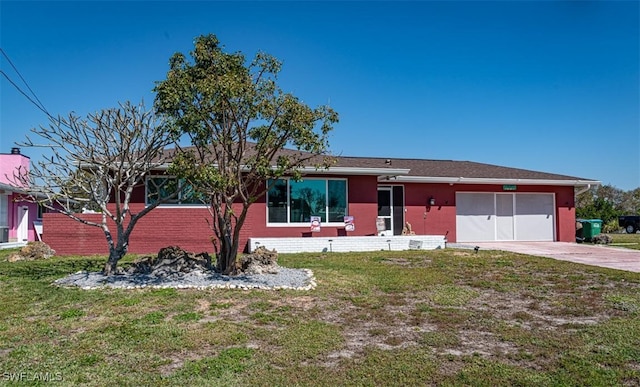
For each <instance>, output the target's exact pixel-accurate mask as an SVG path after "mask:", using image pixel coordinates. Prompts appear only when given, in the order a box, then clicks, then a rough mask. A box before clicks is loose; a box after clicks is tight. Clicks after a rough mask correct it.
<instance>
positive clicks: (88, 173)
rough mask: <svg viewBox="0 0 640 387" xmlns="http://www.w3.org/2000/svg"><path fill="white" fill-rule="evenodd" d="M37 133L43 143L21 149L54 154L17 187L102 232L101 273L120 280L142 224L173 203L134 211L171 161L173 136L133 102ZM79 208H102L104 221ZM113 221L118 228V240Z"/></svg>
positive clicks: (63, 120) (19, 178)
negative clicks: (154, 175) (139, 192)
mask: <svg viewBox="0 0 640 387" xmlns="http://www.w3.org/2000/svg"><path fill="white" fill-rule="evenodd" d="M31 132H33V133H34V134H36V135H37V136H38V137H40V139H41V140H44V143H45V145H38V144H37V143H36V142H34V141H32V140H31V138H29V137H27V140H26V141H25V143H24V144H20V145H21V146H26V147H43V146H44V147H46V148H48V149H50V151H51V154H52V156H46V159H45V160H41V161H38V162H37V163H36V164H34V165H33V166H32V167H31V169H30V171H29V173H28V174H26V173H24V171H23V172H18V173H17V174H16V175H15V176H14V184H16V185H19V186H21V187H28V188H27V192H28V193H30V200H31V201H34V202H38V203H40V204H41V205H43V206H45V207H47V208H49V209H51V210H53V211H57V212H60V213H62V214H64V215H66V216H68V217H69V218H71V219H73V220H76V221H78V222H81V223H84V224H86V225H89V226H94V227H99V228H100V229H102V231H103V232H104V236H105V238H106V241H107V244H108V246H109V258H108V260H107V263H106V264H105V266H104V271H103V272H104V274H106V275H111V274H114V273H115V272H116V268H117V264H118V261H119V260H120V259H121V258H122V257H123V256H124V255H125V254H126V253H127V250H128V247H129V237H130V235H131V232H132V231H133V228H134V227H135V225H136V223H137V222H138V221H139V220H140V219H141V218H142V217H143V216H145V215H146V214H148V213H149V211H151V210H153V209H154V208H155V207H157V206H158V205H159V204H161V203H162V202H163V199H165V200H168V199H171V198H172V197H171V196H165V197H164V198H156V199H157V200H153V201H152V203H150V204H148V205H147V206H145V207H144V208H143V209H142V210H140V211H139V212H134V211H133V210H132V209H131V206H130V205H131V197H132V193H133V191H134V189H135V188H136V187H139V186H143V185H144V182H145V177H146V176H147V175H148V174H149V172H151V171H152V170H154V169H157V168H158V167H159V166H161V165H163V164H165V163H166V162H167V158H166V156H167V155H166V152H165V148H166V147H167V146H168V145H170V144H172V143H173V142H174V141H173V138H172V137H171V136H170V135H168V133H167V132H166V131H165V125H164V123H163V122H162V121H160V120H159V119H157V118H156V116H155V115H154V113H153V112H150V111H146V109H145V107H144V104H142V103H141V104H140V105H137V106H136V105H133V104H131V103H129V102H126V103H124V104H120V106H119V107H118V108H111V109H104V110H102V111H100V112H97V113H95V114H89V115H88V116H87V118H86V119H84V118H80V117H78V116H77V115H75V114H74V113H70V114H69V117H68V118H61V117H59V118H57V119H56V118H51V122H50V124H49V125H48V126H41V127H40V128H34V129H32V130H31ZM175 194H177V192H176V193H174V195H175ZM80 206H81V207H86V208H92V209H97V211H98V212H99V213H100V214H101V217H100V220H99V221H95V220H90V219H94V218H95V217H91V218H90V217H86V216H82V215H80V214H79V213H77V210H78V208H79V207H80ZM110 222H112V224H113V225H115V235H114V231H112V230H111V228H110Z"/></svg>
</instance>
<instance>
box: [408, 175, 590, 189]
mask: <svg viewBox="0 0 640 387" xmlns="http://www.w3.org/2000/svg"><path fill="white" fill-rule="evenodd" d="M396 181H397V182H403V183H446V184H494V185H495V184H503V185H550V186H574V187H584V186H590V187H591V186H598V185H601V184H602V183H601V182H600V181H597V180H581V179H566V180H564V179H500V178H483V177H429V176H398V177H397V178H396Z"/></svg>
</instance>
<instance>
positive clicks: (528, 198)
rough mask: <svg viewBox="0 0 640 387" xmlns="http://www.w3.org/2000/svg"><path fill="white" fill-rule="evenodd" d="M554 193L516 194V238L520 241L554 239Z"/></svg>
mask: <svg viewBox="0 0 640 387" xmlns="http://www.w3.org/2000/svg"><path fill="white" fill-rule="evenodd" d="M554 207H555V206H554V203H553V195H549V194H519V195H516V214H515V224H516V238H517V240H520V241H553V240H554V234H555V232H554V226H555V222H554V219H553V212H554Z"/></svg>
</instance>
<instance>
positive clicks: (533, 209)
mask: <svg viewBox="0 0 640 387" xmlns="http://www.w3.org/2000/svg"><path fill="white" fill-rule="evenodd" d="M554 208H555V205H554V196H553V194H534V193H531V194H530V193H526V194H525V193H485V192H482V193H469V192H465V193H456V234H457V240H458V242H482V241H514V240H515V241H553V240H555V238H554V236H555V221H554V215H553V214H554Z"/></svg>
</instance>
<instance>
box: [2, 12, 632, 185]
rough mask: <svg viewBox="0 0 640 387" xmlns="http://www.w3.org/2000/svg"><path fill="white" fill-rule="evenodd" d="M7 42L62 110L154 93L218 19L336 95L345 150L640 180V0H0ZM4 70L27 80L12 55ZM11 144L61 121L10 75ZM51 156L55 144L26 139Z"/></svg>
mask: <svg viewBox="0 0 640 387" xmlns="http://www.w3.org/2000/svg"><path fill="white" fill-rule="evenodd" d="M0 18H1V19H0V22H1V23H0V24H1V27H0V28H1V30H0V45H1V47H2V49H3V50H4V51H5V53H6V54H7V55H8V56H9V58H10V59H11V61H12V62H13V64H14V65H15V66H16V68H17V69H18V70H19V72H20V74H21V75H22V76H23V77H24V78H25V79H26V81H27V82H28V84H29V86H30V87H31V89H32V90H33V91H34V92H35V94H36V95H37V97H38V98H39V99H40V101H42V103H43V104H44V106H45V107H46V108H47V110H48V111H49V112H51V113H52V114H54V115H58V114H61V115H67V114H68V113H69V112H71V111H75V112H76V113H78V114H81V115H86V114H87V113H90V112H95V111H98V110H100V109H103V108H109V107H113V106H116V105H117V103H118V101H127V100H130V101H133V102H139V101H141V100H144V101H145V103H146V104H147V106H149V107H151V105H152V102H153V98H154V94H153V93H152V89H153V87H154V82H156V81H159V80H162V79H164V78H165V75H166V72H167V69H168V60H169V57H170V56H171V55H172V54H173V53H175V52H178V51H179V52H183V53H188V52H189V51H190V50H191V49H192V47H193V39H194V38H195V37H196V36H198V35H203V34H209V33H213V34H216V35H217V36H218V38H219V39H220V41H221V42H222V44H223V45H224V46H225V47H226V49H227V50H228V51H231V52H235V51H242V52H243V53H244V54H245V55H246V56H247V57H248V58H250V57H252V56H253V55H254V54H255V53H256V52H257V51H258V50H262V51H265V52H268V53H270V54H272V55H274V56H276V57H278V58H279V59H281V60H282V61H283V62H284V66H283V70H282V72H281V73H280V77H279V81H280V86H281V87H282V88H283V89H284V90H285V91H289V92H293V93H294V94H296V95H297V96H298V97H300V98H301V99H302V100H304V101H305V102H306V103H308V104H310V105H312V106H316V105H319V104H327V103H330V105H331V106H332V107H333V108H334V109H335V110H337V111H338V112H339V114H340V123H339V124H337V125H336V127H335V130H334V132H333V134H332V136H331V140H330V144H331V150H332V151H333V152H334V153H336V154H342V155H348V156H380V157H389V158H393V157H405V158H427V159H448V160H449V159H452V160H470V161H477V162H483V163H489V164H497V165H504V166H509V167H516V168H525V169H532V170H538V171H545V172H553V173H560V174H566V175H570V176H577V177H583V178H589V179H595V180H600V181H602V182H603V184H611V185H614V186H616V187H618V188H620V189H623V190H631V189H635V188H638V187H640V113H639V110H640V96H639V95H640V79H639V72H640V38H639V37H640V30H639V19H640V2H638V1H571V2H560V1H533V2H525V1H498V2H482V1H466V2H457V1H442V2H435V1H425V2H366V1H357V2H268V1H262V2H170V1H164V2H152V1H144V2H129V1H111V2H96V1H84V2H81V1H75V2H55V1H48V2H33V1H20V2H12V1H4V0H3V1H2V2H0ZM0 65H1V69H2V71H4V72H5V73H6V74H7V75H8V76H9V77H10V78H11V79H12V80H14V81H15V82H17V83H19V85H20V86H21V87H22V88H23V89H24V90H25V91H26V87H25V86H24V84H22V83H21V81H20V78H19V76H18V74H17V73H16V72H15V70H14V69H13V68H12V67H11V65H10V64H9V62H8V61H7V59H6V58H5V57H2V58H1V59H0ZM0 92H1V95H0V108H1V109H0V152H8V151H9V150H10V148H11V147H12V146H15V145H14V143H15V142H19V141H23V140H24V138H25V135H26V134H27V133H28V131H29V129H30V128H32V127H34V126H39V125H42V124H47V117H46V116H45V114H44V113H42V112H41V111H40V110H38V109H37V108H36V107H35V106H34V105H32V104H31V103H30V102H29V101H28V100H27V99H26V98H25V97H24V96H22V95H21V94H20V93H19V92H18V91H17V90H16V89H15V88H14V87H13V86H12V85H11V84H10V83H9V82H8V81H7V79H6V78H4V77H2V78H1V81H0ZM23 152H24V153H26V154H27V155H28V156H30V157H31V158H32V159H38V158H39V157H40V154H41V152H42V150H41V149H23Z"/></svg>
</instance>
